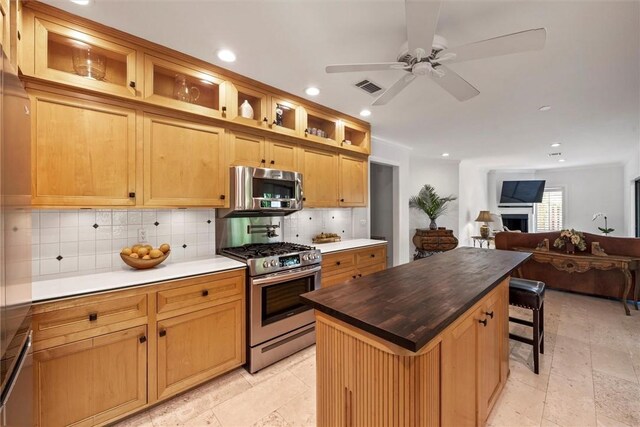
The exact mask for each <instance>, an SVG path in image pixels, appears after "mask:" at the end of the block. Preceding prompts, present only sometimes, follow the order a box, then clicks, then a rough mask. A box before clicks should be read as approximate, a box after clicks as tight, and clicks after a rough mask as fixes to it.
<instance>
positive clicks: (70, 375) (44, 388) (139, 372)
mask: <svg viewBox="0 0 640 427" xmlns="http://www.w3.org/2000/svg"><path fill="white" fill-rule="evenodd" d="M146 333H147V327H146V326H138V327H135V328H130V329H125V330H123V331H119V332H114V333H111V334H107V335H102V336H100V337H97V338H91V339H87V340H83V341H78V342H75V343H73V344H67V345H61V346H58V347H53V348H50V349H47V350H42V351H36V352H35V353H34V354H33V373H34V385H35V389H34V393H35V399H34V405H35V408H34V414H35V415H34V417H35V420H34V423H35V425H37V426H66V425H70V424H76V423H77V424H80V425H96V424H104V423H106V422H108V421H110V420H112V419H114V418H116V417H118V416H120V415H121V414H125V413H127V412H130V411H133V410H135V409H136V408H139V407H142V406H144V405H145V404H146V403H147V342H148V341H147V339H146V338H147V337H146Z"/></svg>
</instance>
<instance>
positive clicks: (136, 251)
mask: <svg viewBox="0 0 640 427" xmlns="http://www.w3.org/2000/svg"><path fill="white" fill-rule="evenodd" d="M141 247H142V245H140V244H138V245H133V247H132V248H131V252H135V253H138V249H140V248H141Z"/></svg>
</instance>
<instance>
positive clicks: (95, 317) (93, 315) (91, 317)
mask: <svg viewBox="0 0 640 427" xmlns="http://www.w3.org/2000/svg"><path fill="white" fill-rule="evenodd" d="M96 320H98V313H89V321H90V322H95V321H96Z"/></svg>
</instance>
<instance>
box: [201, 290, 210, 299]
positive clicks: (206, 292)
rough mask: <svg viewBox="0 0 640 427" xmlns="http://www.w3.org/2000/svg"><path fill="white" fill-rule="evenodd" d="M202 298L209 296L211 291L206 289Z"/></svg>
mask: <svg viewBox="0 0 640 427" xmlns="http://www.w3.org/2000/svg"><path fill="white" fill-rule="evenodd" d="M202 296H203V297H206V296H209V290H208V289H205V290H204V291H202Z"/></svg>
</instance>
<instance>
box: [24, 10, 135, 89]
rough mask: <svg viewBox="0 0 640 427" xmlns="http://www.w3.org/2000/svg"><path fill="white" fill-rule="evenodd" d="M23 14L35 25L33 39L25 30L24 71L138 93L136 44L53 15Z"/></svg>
mask: <svg viewBox="0 0 640 427" xmlns="http://www.w3.org/2000/svg"><path fill="white" fill-rule="evenodd" d="M30 13H32V12H30ZM24 16H25V22H26V23H28V25H33V33H32V34H33V40H30V39H29V37H30V31H27V30H28V29H27V28H25V31H24V33H25V46H24V49H25V52H24V58H25V61H24V63H23V64H22V67H21V68H22V69H23V72H24V73H25V74H32V75H34V76H35V77H39V78H43V79H47V80H52V81H56V82H59V83H64V84H69V85H73V86H79V87H83V88H86V89H92V90H96V91H99V92H104V93H109V94H113V95H118V96H125V97H136V96H137V94H138V92H137V90H136V53H137V52H136V49H135V46H133V45H129V44H127V43H126V42H125V41H121V40H117V39H114V38H112V37H110V36H107V35H101V34H99V33H96V32H95V31H90V30H87V31H86V32H84V31H81V30H79V29H77V28H78V27H75V28H76V29H72V28H70V27H67V26H65V25H62V24H61V23H57V22H54V21H53V18H52V20H49V19H45V18H41V17H34V16H33V15H27V14H26V13H25V14H24ZM29 18H31V20H30V21H29ZM25 26H26V25H25ZM27 49H28V51H27ZM31 52H33V56H31Z"/></svg>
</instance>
